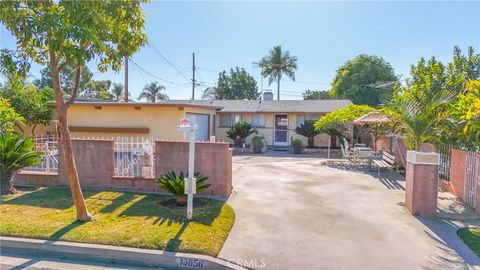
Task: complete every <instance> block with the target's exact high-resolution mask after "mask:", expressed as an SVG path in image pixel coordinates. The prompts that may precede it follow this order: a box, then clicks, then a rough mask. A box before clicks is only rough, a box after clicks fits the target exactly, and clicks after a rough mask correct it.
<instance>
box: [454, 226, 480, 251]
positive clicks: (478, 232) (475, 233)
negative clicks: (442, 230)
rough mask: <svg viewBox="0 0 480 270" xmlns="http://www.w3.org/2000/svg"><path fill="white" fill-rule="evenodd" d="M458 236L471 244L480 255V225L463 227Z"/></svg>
mask: <svg viewBox="0 0 480 270" xmlns="http://www.w3.org/2000/svg"><path fill="white" fill-rule="evenodd" d="M457 233H458V236H460V238H462V240H463V242H465V244H467V246H469V247H470V248H471V249H472V250H473V252H475V253H476V254H477V256H479V257H480V227H477V228H471V227H470V228H461V229H459V230H458V232H457Z"/></svg>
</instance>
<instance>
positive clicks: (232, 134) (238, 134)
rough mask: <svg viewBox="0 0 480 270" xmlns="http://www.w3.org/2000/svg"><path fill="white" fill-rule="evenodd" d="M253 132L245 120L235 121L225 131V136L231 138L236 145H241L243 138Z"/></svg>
mask: <svg viewBox="0 0 480 270" xmlns="http://www.w3.org/2000/svg"><path fill="white" fill-rule="evenodd" d="M254 132H255V130H254V129H252V126H251V125H250V124H249V123H247V122H237V123H235V125H233V127H231V128H230V130H229V131H227V137H228V138H230V139H232V140H233V142H234V143H235V145H236V146H238V147H242V145H243V143H244V142H245V139H246V138H247V137H248V136H250V135H251V134H253V133H254Z"/></svg>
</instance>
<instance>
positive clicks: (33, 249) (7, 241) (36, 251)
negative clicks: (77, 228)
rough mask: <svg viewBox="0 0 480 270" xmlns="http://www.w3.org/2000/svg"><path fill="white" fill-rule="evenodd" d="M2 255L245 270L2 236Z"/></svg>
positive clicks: (196, 259) (200, 258)
mask: <svg viewBox="0 0 480 270" xmlns="http://www.w3.org/2000/svg"><path fill="white" fill-rule="evenodd" d="M0 246H1V252H2V253H12V254H27V255H30V256H46V257H58V258H68V259H74V260H87V261H90V260H91V261H97V262H113V263H118V264H128V265H136V266H139V267H161V268H167V269H212V270H225V269H242V268H240V267H238V266H236V265H234V264H233V263H229V262H227V261H224V260H221V259H218V258H213V257H210V256H205V255H198V254H188V253H177V252H168V251H161V250H150V249H139V248H128V247H117V246H108V245H97V244H85V243H73V242H63V241H47V240H38V239H27V238H17V237H6V236H0Z"/></svg>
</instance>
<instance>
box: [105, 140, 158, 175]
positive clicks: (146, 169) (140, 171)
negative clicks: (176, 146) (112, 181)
mask: <svg viewBox="0 0 480 270" xmlns="http://www.w3.org/2000/svg"><path fill="white" fill-rule="evenodd" d="M114 156H115V171H114V175H115V176H122V177H154V176H155V175H154V171H155V170H154V164H155V141H154V140H153V139H152V138H138V137H137V138H135V137H118V138H115V143H114Z"/></svg>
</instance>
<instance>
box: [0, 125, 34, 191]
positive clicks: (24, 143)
mask: <svg viewBox="0 0 480 270" xmlns="http://www.w3.org/2000/svg"><path fill="white" fill-rule="evenodd" d="M34 147H35V144H34V143H33V140H32V139H31V138H23V137H22V136H21V135H12V134H10V133H3V132H2V133H0V192H1V194H6V193H15V192H16V190H15V188H14V187H13V175H14V174H15V172H16V171H17V170H19V169H21V168H24V167H27V166H34V165H37V164H38V163H40V161H41V158H42V155H43V154H42V153H40V152H33V151H32V150H33V148H34Z"/></svg>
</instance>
